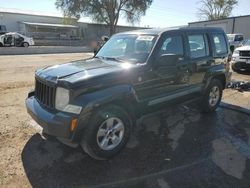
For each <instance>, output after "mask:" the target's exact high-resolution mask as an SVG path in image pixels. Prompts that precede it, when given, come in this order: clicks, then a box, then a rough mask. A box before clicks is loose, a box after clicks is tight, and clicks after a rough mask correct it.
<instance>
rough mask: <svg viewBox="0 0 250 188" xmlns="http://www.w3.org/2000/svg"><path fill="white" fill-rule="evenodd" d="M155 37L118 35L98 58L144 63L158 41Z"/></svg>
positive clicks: (110, 40)
mask: <svg viewBox="0 0 250 188" xmlns="http://www.w3.org/2000/svg"><path fill="white" fill-rule="evenodd" d="M156 38H157V36H155V35H132V34H126V35H117V36H114V37H112V38H110V39H109V40H108V41H107V43H105V45H104V46H103V47H102V48H101V49H100V51H99V52H98V53H97V55H96V57H102V58H114V59H117V60H122V61H123V60H124V61H129V62H133V63H144V62H145V61H146V60H147V58H148V56H149V54H150V52H151V50H152V48H153V46H154V43H155V41H156Z"/></svg>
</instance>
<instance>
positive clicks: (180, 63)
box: [136, 34, 189, 105]
mask: <svg viewBox="0 0 250 188" xmlns="http://www.w3.org/2000/svg"><path fill="white" fill-rule="evenodd" d="M185 51H186V50H185V49H184V36H183V35H182V34H166V35H163V36H162V38H161V39H160V41H159V47H158V48H157V52H155V62H153V65H152V70H151V71H149V72H147V73H145V74H144V75H145V77H144V80H143V81H142V82H141V83H140V84H139V85H137V87H136V90H137V94H138V96H139V98H140V99H142V100H146V101H148V104H149V105H155V104H159V103H162V102H165V101H167V100H170V99H171V97H168V96H172V97H173V96H174V95H175V94H176V93H177V91H179V90H182V89H184V88H186V87H188V86H189V77H188V64H187V61H186V58H185Z"/></svg>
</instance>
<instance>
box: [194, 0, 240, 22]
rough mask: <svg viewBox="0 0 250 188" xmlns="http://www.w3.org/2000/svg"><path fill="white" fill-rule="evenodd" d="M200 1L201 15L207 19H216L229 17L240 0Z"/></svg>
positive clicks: (199, 11)
mask: <svg viewBox="0 0 250 188" xmlns="http://www.w3.org/2000/svg"><path fill="white" fill-rule="evenodd" d="M199 3H200V4H201V8H199V10H198V14H199V16H201V17H203V18H205V19H206V20H215V19H220V18H227V17H229V16H230V15H231V13H232V10H233V8H234V7H235V6H236V5H237V4H238V0H200V1H199Z"/></svg>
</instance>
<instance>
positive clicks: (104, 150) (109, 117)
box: [81, 105, 132, 160]
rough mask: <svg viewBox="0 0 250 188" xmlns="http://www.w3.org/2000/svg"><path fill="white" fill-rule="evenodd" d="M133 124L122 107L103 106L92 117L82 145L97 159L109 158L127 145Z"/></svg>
mask: <svg viewBox="0 0 250 188" xmlns="http://www.w3.org/2000/svg"><path fill="white" fill-rule="evenodd" d="M131 124H132V123H131V119H130V116H129V115H128V113H127V112H126V111H125V110H124V109H122V108H121V107H119V106H116V105H109V106H106V107H103V108H101V109H99V110H97V111H96V113H95V114H94V115H93V116H92V117H91V118H90V121H89V123H88V127H87V128H86V130H85V131H84V135H83V138H82V141H81V146H82V148H83V149H84V151H85V152H86V153H88V154H89V155H90V156H91V157H93V158H95V159H98V160H104V159H109V158H111V157H113V156H114V155H116V154H117V153H118V152H119V151H120V150H121V149H122V148H123V147H124V146H125V145H126V143H127V141H128V139H129V135H130V128H131Z"/></svg>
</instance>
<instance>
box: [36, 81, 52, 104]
mask: <svg viewBox="0 0 250 188" xmlns="http://www.w3.org/2000/svg"><path fill="white" fill-rule="evenodd" d="M55 93H56V89H55V87H53V86H49V85H47V84H45V83H43V82H41V81H39V80H38V79H36V85H35V97H36V98H37V100H39V101H40V102H41V103H42V104H43V105H45V106H46V107H49V108H54V106H55Z"/></svg>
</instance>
